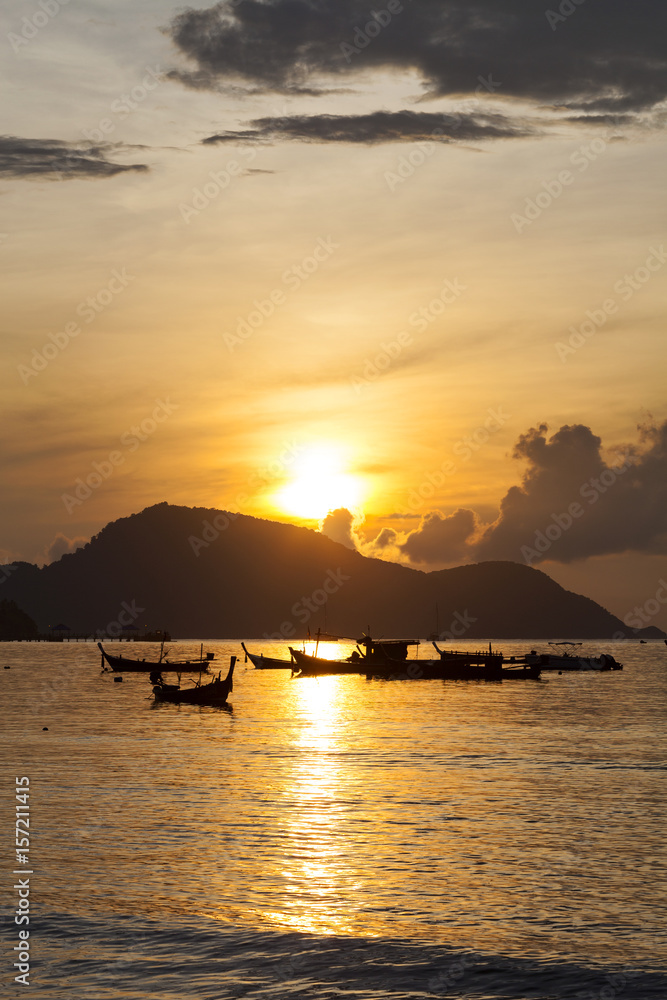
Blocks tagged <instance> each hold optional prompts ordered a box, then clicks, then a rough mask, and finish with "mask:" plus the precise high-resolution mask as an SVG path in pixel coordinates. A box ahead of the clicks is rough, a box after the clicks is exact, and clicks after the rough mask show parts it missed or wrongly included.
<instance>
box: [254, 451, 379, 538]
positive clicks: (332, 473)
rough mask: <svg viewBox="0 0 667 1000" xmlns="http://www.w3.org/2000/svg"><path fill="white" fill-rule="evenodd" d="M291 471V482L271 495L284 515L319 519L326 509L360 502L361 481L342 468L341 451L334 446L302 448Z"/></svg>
mask: <svg viewBox="0 0 667 1000" xmlns="http://www.w3.org/2000/svg"><path fill="white" fill-rule="evenodd" d="M291 472H292V479H291V482H289V483H288V484H287V485H286V486H285V487H284V488H283V489H282V490H280V492H279V493H277V494H276V495H275V497H274V502H275V504H276V506H277V507H279V508H280V509H281V510H283V511H285V512H286V513H288V514H293V515H295V516H296V517H303V518H305V519H309V520H321V519H322V518H323V517H326V516H327V514H328V513H329V511H330V510H337V509H338V508H339V507H347V508H348V510H352V509H353V508H355V507H358V506H359V504H360V503H361V500H362V496H363V487H362V482H361V480H360V479H359V478H358V477H357V476H353V475H351V474H350V473H348V472H346V471H345V464H344V461H343V457H342V455H341V451H340V449H339V448H337V447H336V446H335V445H329V444H317V445H309V446H308V447H307V448H304V449H303V450H302V451H301V453H300V454H299V455H298V457H297V459H296V460H295V462H294V464H293V466H292V469H291Z"/></svg>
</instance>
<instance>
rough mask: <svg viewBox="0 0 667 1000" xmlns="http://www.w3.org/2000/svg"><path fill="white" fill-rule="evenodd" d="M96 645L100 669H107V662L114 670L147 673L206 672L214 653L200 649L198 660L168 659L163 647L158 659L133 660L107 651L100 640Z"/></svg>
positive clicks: (109, 667)
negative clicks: (100, 664)
mask: <svg viewBox="0 0 667 1000" xmlns="http://www.w3.org/2000/svg"><path fill="white" fill-rule="evenodd" d="M97 645H98V647H99V649H100V652H101V653H102V669H103V670H106V669H107V667H105V663H106V664H108V669H111V670H113V671H116V672H121V671H135V672H136V671H141V672H143V673H147V674H148V673H151V672H152V671H153V670H162V671H165V672H166V671H172V672H174V673H186V672H190V673H197V674H198V673H200V672H201V673H207V672H208V669H209V665H210V664H211V661H212V660H213V659H214V658H215V653H206V654H204V652H203V649H202V650H201V652H200V654H199V659H198V660H197V659H189V660H170V659H168V658H167V657H164V647H163V648H162V649H161V651H160V659H159V660H134V659H132V658H130V657H129V656H114V655H113V654H112V653H107V651H106V649H105V648H104V647H103V645H102V643H101V642H98V644H97Z"/></svg>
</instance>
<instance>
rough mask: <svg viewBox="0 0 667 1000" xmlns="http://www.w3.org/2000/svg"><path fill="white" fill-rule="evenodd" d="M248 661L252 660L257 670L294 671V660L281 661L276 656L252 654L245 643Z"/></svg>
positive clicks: (243, 645) (244, 650)
mask: <svg viewBox="0 0 667 1000" xmlns="http://www.w3.org/2000/svg"><path fill="white" fill-rule="evenodd" d="M241 646H242V647H243V652H244V653H245V655H246V659H247V660H250V662H251V663H252V665H253V667H254V668H255V670H292V669H293V668H294V660H293V659H292V660H281V659H279V658H278V657H276V656H264V653H251V652H250V650H249V649H247V648H246V644H245V643H244V642H242V643H241Z"/></svg>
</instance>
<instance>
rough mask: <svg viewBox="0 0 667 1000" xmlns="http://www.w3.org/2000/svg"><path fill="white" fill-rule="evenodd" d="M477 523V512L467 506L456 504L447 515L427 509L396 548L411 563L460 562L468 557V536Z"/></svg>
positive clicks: (469, 536)
mask: <svg viewBox="0 0 667 1000" xmlns="http://www.w3.org/2000/svg"><path fill="white" fill-rule="evenodd" d="M477 527H478V525H477V516H476V514H475V513H474V512H473V511H471V510H464V509H463V508H460V509H459V510H457V511H455V512H454V513H453V514H450V515H449V516H448V517H445V515H444V514H441V513H440V512H439V511H431V512H430V513H428V514H426V515H425V516H424V517H423V518H422V520H421V524H420V525H419V527H418V528H415V530H414V531H411V532H410V533H409V534H408V536H407V537H406V539H405V541H404V542H402V543H400V544H399V545H398V548H399V550H400V551H401V552H402V553H403V554H404V555H406V556H407V557H408V559H409V560H410V562H411V563H434V562H436V563H454V562H464V561H466V560H467V559H468V558H469V555H470V546H469V540H470V539H471V537H472V536H473V535H474V534H475V532H476V530H477Z"/></svg>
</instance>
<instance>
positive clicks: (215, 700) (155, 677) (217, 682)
mask: <svg viewBox="0 0 667 1000" xmlns="http://www.w3.org/2000/svg"><path fill="white" fill-rule="evenodd" d="M235 666H236V657H235V656H232V658H231V662H230V665H229V671H228V673H227V676H226V677H225V678H224V680H222V679H221V674H220V673H219V674H218V676H217V677H215V678H213V680H211V681H209V683H208V684H202V683H201V682H200V681H197V683H196V684H195V686H194V687H191V688H182V687H181V686H180V683H179V684H165V683H164V681H163V680H162V677H161V676H160V673H159V671H158V672H154V673H152V674H151V681H153V682H154V684H153V694H154V695H155V700H156V701H158V702H159V701H167V702H171V703H172V704H176V705H208V706H211V707H213V708H220V707H224V706H226V705H227V699H228V697H229V695H230V693H231V691H232V690H233V678H234V667H235Z"/></svg>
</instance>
